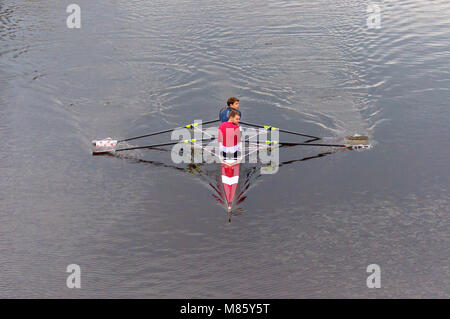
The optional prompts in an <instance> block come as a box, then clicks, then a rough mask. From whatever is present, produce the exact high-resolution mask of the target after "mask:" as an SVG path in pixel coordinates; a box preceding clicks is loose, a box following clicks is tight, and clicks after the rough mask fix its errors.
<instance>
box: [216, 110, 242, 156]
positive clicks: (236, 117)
mask: <svg viewBox="0 0 450 319" xmlns="http://www.w3.org/2000/svg"><path fill="white" fill-rule="evenodd" d="M240 120H241V115H240V114H239V112H238V111H235V110H232V111H231V112H230V115H229V119H228V122H223V123H222V124H220V126H219V149H220V151H221V152H222V155H223V157H224V158H230V157H231V156H230V154H233V157H234V158H235V159H236V158H237V153H238V151H240V150H241V149H240V146H241V145H240V142H241V131H240V130H239V121H240Z"/></svg>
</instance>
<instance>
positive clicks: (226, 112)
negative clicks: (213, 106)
mask: <svg viewBox="0 0 450 319" xmlns="http://www.w3.org/2000/svg"><path fill="white" fill-rule="evenodd" d="M227 106H228V107H227V108H224V109H223V110H221V111H220V113H219V119H220V121H221V122H222V123H224V122H228V119H229V117H230V112H231V111H233V110H235V111H237V112H238V113H239V116H241V111H239V110H238V109H239V99H238V98H236V97H234V96H232V97H230V98H229V99H228V101H227Z"/></svg>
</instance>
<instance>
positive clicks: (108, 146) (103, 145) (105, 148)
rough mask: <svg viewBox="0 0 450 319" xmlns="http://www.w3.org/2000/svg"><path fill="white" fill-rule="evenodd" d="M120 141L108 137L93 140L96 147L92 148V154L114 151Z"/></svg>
mask: <svg viewBox="0 0 450 319" xmlns="http://www.w3.org/2000/svg"><path fill="white" fill-rule="evenodd" d="M117 143H118V141H117V140H113V139H112V138H110V137H108V138H105V139H102V140H93V141H92V145H93V146H94V149H93V150H92V155H104V154H111V153H114V152H115V150H116V146H117Z"/></svg>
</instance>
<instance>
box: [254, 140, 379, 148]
mask: <svg viewBox="0 0 450 319" xmlns="http://www.w3.org/2000/svg"><path fill="white" fill-rule="evenodd" d="M256 144H266V145H269V146H270V145H281V146H299V145H300V146H322V147H342V148H348V149H369V148H370V147H371V146H370V145H365V144H358V145H347V144H317V143H291V142H278V141H265V142H257V143H256Z"/></svg>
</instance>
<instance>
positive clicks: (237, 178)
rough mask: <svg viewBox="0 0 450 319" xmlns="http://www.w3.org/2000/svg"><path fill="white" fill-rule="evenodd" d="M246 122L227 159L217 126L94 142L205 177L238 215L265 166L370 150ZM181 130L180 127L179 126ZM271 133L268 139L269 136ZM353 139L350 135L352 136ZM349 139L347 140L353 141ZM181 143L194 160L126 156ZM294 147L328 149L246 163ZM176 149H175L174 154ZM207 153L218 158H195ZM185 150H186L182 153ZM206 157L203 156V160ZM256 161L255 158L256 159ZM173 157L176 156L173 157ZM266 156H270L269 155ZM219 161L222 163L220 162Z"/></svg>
mask: <svg viewBox="0 0 450 319" xmlns="http://www.w3.org/2000/svg"><path fill="white" fill-rule="evenodd" d="M217 121H218V120H214V121H208V122H205V123H203V124H209V123H214V122H217ZM241 124H244V125H248V126H251V127H245V128H244V131H245V133H246V134H244V136H246V137H245V138H243V140H242V142H241V143H242V145H243V147H242V150H241V152H239V156H238V157H237V158H235V159H224V158H223V157H221V156H219V155H216V154H221V152H214V150H215V149H218V148H217V138H216V135H215V133H214V132H217V127H209V128H202V126H201V125H199V124H198V123H192V124H188V125H186V126H185V127H183V128H185V129H186V128H187V129H189V131H190V132H192V133H197V134H200V136H201V138H200V139H192V138H190V139H184V140H181V141H177V142H169V143H159V144H152V145H145V146H131V147H123V148H117V145H118V144H119V143H123V142H126V141H130V140H135V139H140V138H144V137H149V136H153V135H159V134H162V133H168V132H171V131H173V130H175V129H171V130H165V131H160V132H155V133H151V134H146V135H141V136H137V137H132V138H128V139H122V140H113V139H110V138H109V139H104V140H96V141H93V144H94V146H95V148H94V151H93V154H94V155H97V154H109V155H113V154H117V153H118V152H125V153H122V154H124V155H121V156H120V157H121V158H127V159H129V160H135V161H138V162H141V163H147V164H152V165H156V166H163V167H167V168H172V169H177V170H181V171H184V172H187V173H190V174H194V175H198V176H199V177H201V179H202V180H204V181H205V182H206V183H207V184H208V186H209V187H210V188H211V189H212V190H213V196H214V198H215V199H216V200H217V201H218V202H219V203H221V204H222V205H223V206H225V207H226V209H227V210H228V212H229V216H230V217H231V215H232V214H233V215H236V214H240V213H242V210H241V208H239V205H240V204H241V203H242V202H243V201H244V200H245V198H246V195H245V193H246V192H247V191H248V189H249V188H250V187H251V186H252V184H253V183H254V181H255V180H256V179H257V178H259V177H260V176H261V175H262V172H263V171H262V169H266V170H267V171H270V170H274V169H278V167H281V166H284V165H288V164H291V163H294V162H299V161H305V160H310V159H314V158H319V157H323V156H326V155H329V154H332V153H335V152H336V151H337V150H339V149H341V150H342V149H344V150H345V149H367V148H370V145H367V144H356V143H355V142H354V141H347V142H348V143H349V144H324V143H315V142H316V141H318V140H321V138H319V137H315V136H311V135H306V134H302V133H298V132H292V131H286V130H281V129H278V128H275V127H272V126H262V125H255V124H249V123H242V122H241ZM177 129H180V128H177ZM241 130H242V129H241ZM273 131H279V132H285V133H288V134H293V135H299V136H303V137H307V138H308V140H307V141H304V142H280V141H278V140H273V139H272V132H273ZM261 135H262V136H263V137H264V139H263V140H262V141H261V139H258V137H260V136H261ZM269 135H270V137H269V139H268V138H267V137H268V136H269ZM205 136H206V137H208V138H207V139H203V138H204V137H205ZM350 139H351V138H350ZM350 139H349V138H347V140H350ZM355 140H356V141H357V142H361V141H367V138H366V139H364V137H359V136H358V137H357V138H356V139H355ZM175 145H181V146H182V147H183V148H182V150H186V149H188V150H190V152H189V153H190V154H189V155H190V156H189V158H190V159H191V161H190V162H188V163H186V162H185V163H180V164H167V163H162V162H156V161H146V160H142V159H136V158H132V157H127V155H126V153H127V152H126V151H132V150H137V149H159V150H165V151H168V149H167V148H165V147H167V146H175ZM292 146H311V147H320V148H325V149H326V150H327V151H325V152H320V153H319V154H317V155H314V156H309V157H303V158H300V159H294V160H290V161H285V162H281V163H280V162H278V161H277V162H276V163H275V165H274V163H273V162H272V161H269V163H270V164H269V165H268V164H267V161H266V163H264V161H260V160H259V159H260V158H259V157H254V156H253V161H252V160H250V161H248V162H246V160H248V159H249V158H250V156H252V155H254V154H255V153H256V154H258V152H268V153H272V152H274V151H278V149H279V148H282V147H292ZM173 152H174V150H173V149H172V155H173V154H174V153H173ZM196 152H200V153H207V154H209V155H211V156H210V159H211V158H212V157H215V161H200V162H199V163H195V161H194V160H192V159H193V158H195V153H196ZM181 153H183V151H182V152H181ZM203 158H204V157H201V159H203ZM255 158H256V159H257V160H254V159H255ZM172 159H173V158H172ZM266 159H267V158H266ZM218 164H220V165H218Z"/></svg>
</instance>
